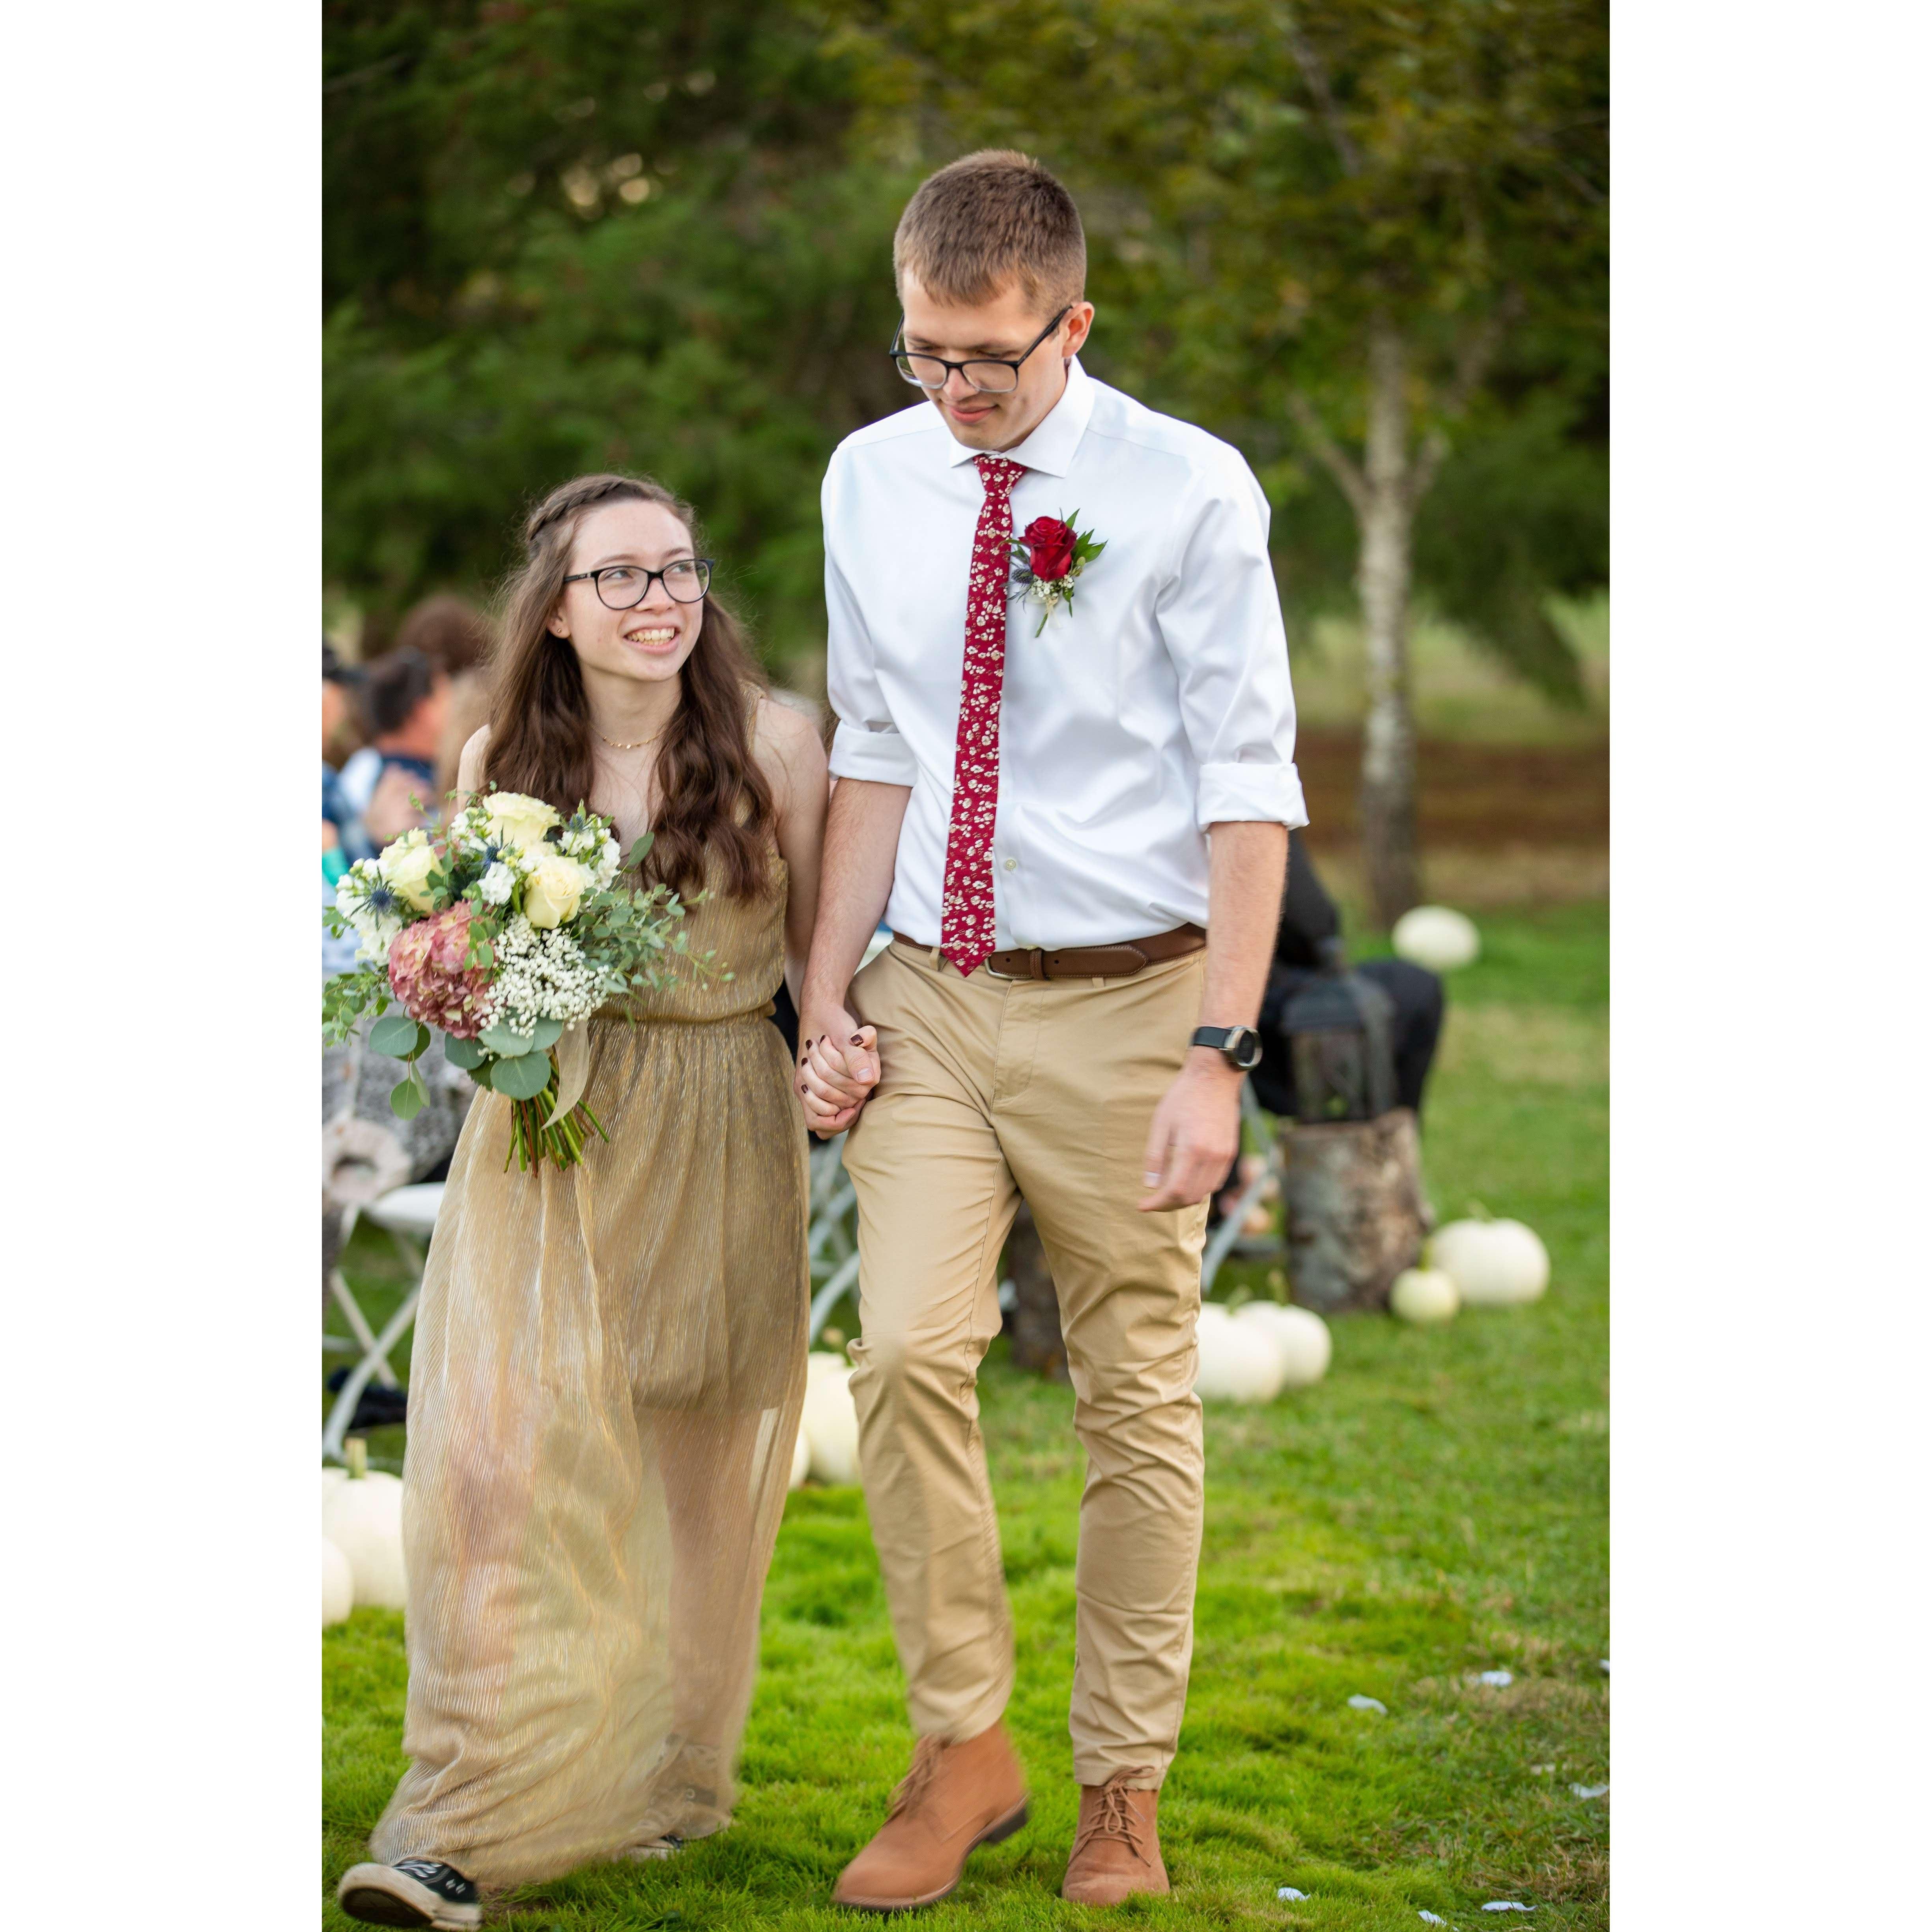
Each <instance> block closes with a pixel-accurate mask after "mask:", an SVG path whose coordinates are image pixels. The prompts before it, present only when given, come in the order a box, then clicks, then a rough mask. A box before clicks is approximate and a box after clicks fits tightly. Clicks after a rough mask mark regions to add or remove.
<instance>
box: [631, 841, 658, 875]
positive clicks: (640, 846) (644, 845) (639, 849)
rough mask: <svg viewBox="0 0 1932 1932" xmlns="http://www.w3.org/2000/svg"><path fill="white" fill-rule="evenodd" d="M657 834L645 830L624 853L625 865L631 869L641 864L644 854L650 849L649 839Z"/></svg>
mask: <svg viewBox="0 0 1932 1932" xmlns="http://www.w3.org/2000/svg"><path fill="white" fill-rule="evenodd" d="M656 836H657V834H656V833H655V832H646V833H645V834H644V835H643V837H642V838H640V839H639V840H638V841H637V843H636V844H634V845H633V846H632V847H631V849H630V850H629V851H628V852H626V853H625V854H624V863H625V865H626V866H627V867H628V868H631V870H633V871H634V870H635V869H636V868H637V867H638V866H640V865H642V864H643V862H644V855H645V853H647V852H648V851H649V850H650V849H651V841H652V839H654V838H655V837H656Z"/></svg>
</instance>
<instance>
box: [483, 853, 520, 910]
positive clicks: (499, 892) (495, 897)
mask: <svg viewBox="0 0 1932 1932" xmlns="http://www.w3.org/2000/svg"><path fill="white" fill-rule="evenodd" d="M516 889H517V875H516V874H515V873H514V872H513V871H511V870H510V868H509V867H508V866H507V865H505V864H504V863H503V862H502V859H498V860H497V861H496V863H495V864H494V865H492V866H491V867H490V869H489V870H488V871H487V872H485V873H484V874H483V877H482V880H481V891H482V894H483V902H484V904H485V905H501V904H502V903H503V901H505V899H507V898H508V897H509V896H510V895H511V893H512V892H514V891H515V890H516Z"/></svg>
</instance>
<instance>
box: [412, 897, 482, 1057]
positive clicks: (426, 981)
mask: <svg viewBox="0 0 1932 1932" xmlns="http://www.w3.org/2000/svg"><path fill="white" fill-rule="evenodd" d="M470 910H471V908H470V905H469V901H468V900H466V899H460V900H458V901H457V903H456V904H455V905H453V906H452V907H450V908H449V910H448V911H446V912H440V913H437V915H436V916H435V917H434V919H418V920H416V922H415V923H414V924H413V925H410V926H404V928H403V929H402V931H401V932H399V933H398V934H397V935H396V936H395V939H394V940H393V941H392V942H391V944H390V947H389V985H390V986H391V987H392V989H394V991H395V995H396V998H398V999H399V1000H400V1001H401V1002H402V1003H403V1010H404V1012H405V1013H408V1014H409V1015H410V1016H411V1017H412V1018H413V1019H419V1020H421V1021H422V1022H423V1023H424V1025H426V1026H434V1027H440V1028H442V1029H443V1031H444V1032H445V1033H447V1034H454V1035H455V1037H456V1038H457V1039H458V1040H474V1039H475V1037H476V1036H477V1035H478V1034H479V1033H481V1031H483V1029H484V1028H485V1027H486V1026H487V1025H489V1023H490V969H489V968H487V966H472V965H468V964H467V963H466V962H467V961H468V959H469V915H470Z"/></svg>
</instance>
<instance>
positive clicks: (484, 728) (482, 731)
mask: <svg viewBox="0 0 1932 1932" xmlns="http://www.w3.org/2000/svg"><path fill="white" fill-rule="evenodd" d="M489 750H490V727H489V726H488V725H487V724H479V725H478V727H476V729H475V730H473V731H472V732H471V733H470V734H469V737H468V739H466V740H465V742H464V744H463V755H462V756H461V757H460V758H458V760H457V761H456V788H457V790H458V791H475V790H476V789H477V788H478V786H480V785H481V784H482V782H483V760H484V757H486V756H487V754H488V752H489Z"/></svg>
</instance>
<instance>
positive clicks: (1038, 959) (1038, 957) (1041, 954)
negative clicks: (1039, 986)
mask: <svg viewBox="0 0 1932 1932" xmlns="http://www.w3.org/2000/svg"><path fill="white" fill-rule="evenodd" d="M1013 950H1015V951H1016V952H1021V953H1025V955H1026V956H1027V962H1028V965H1031V967H1032V968H1034V971H1031V973H1002V972H1001V971H1000V969H999V968H998V967H997V966H995V965H994V964H993V962H992V959H990V958H989V959H988V960H987V962H986V971H987V972H988V973H989V974H991V975H992V977H993V978H995V980H1005V981H1007V983H1008V984H1009V985H1017V984H1018V983H1019V982H1020V981H1021V980H1044V979H1045V978H1046V947H1043V946H1022V947H1016V948H1014V949H1013Z"/></svg>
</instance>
